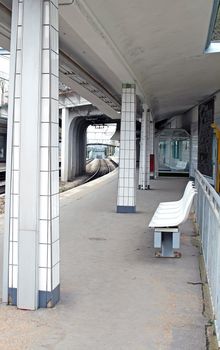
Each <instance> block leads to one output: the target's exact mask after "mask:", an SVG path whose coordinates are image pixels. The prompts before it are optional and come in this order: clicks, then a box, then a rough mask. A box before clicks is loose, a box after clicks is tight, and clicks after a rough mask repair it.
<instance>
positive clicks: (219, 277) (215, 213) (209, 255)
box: [195, 171, 220, 345]
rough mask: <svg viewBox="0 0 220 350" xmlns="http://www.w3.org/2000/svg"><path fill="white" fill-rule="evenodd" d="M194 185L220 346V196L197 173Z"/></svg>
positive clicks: (198, 221) (198, 220)
mask: <svg viewBox="0 0 220 350" xmlns="http://www.w3.org/2000/svg"><path fill="white" fill-rule="evenodd" d="M195 185H196V188H197V191H198V194H197V200H196V202H195V214H196V222H197V225H198V230H199V234H200V238H201V245H202V251H203V256H204V261H205V267H206V273H207V278H208V283H209V290H210V294H211V301H212V307H213V312H214V318H215V320H214V322H215V327H216V333H217V338H218V342H219V345H220V196H219V195H218V194H217V192H216V191H215V190H214V188H213V187H212V186H211V185H210V184H209V183H208V181H207V180H206V179H205V177H204V176H203V175H202V174H201V173H200V172H199V171H196V173H195Z"/></svg>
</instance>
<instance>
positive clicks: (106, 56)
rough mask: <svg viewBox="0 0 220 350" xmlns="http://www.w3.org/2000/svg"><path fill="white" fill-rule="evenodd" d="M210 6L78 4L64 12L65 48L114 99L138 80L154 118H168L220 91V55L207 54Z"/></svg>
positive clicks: (129, 1)
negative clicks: (125, 85) (123, 86)
mask: <svg viewBox="0 0 220 350" xmlns="http://www.w3.org/2000/svg"><path fill="white" fill-rule="evenodd" d="M212 4H213V1H212V0H196V1H192V0H184V1H180V0H177V1H173V0H166V1H155V0H135V1H134V0H120V1H119V0H111V1H105V0H81V1H80V0H78V1H77V0H76V1H75V2H74V3H73V4H72V5H69V6H62V5H61V6H60V16H61V19H60V26H61V33H60V38H61V47H62V45H63V46H64V47H65V49H67V50H70V51H72V52H74V54H75V55H76V57H77V58H78V59H79V60H80V61H81V62H83V64H84V65H85V66H87V67H88V69H89V70H90V71H91V72H93V74H95V75H96V76H97V77H98V79H99V80H100V81H101V82H102V83H103V84H104V85H105V86H107V87H108V88H110V89H112V91H114V92H115V93H116V94H117V93H120V86H121V82H122V81H123V80H124V81H129V80H132V79H133V80H136V81H137V82H138V87H139V94H140V95H142V97H144V98H146V99H147V102H148V104H149V105H150V106H151V108H152V109H153V112H154V116H155V117H156V118H157V119H161V118H165V117H166V116H170V115H174V114H179V113H182V112H184V111H186V110H188V109H189V108H190V107H192V106H193V105H195V104H196V103H198V102H199V101H201V100H203V99H204V98H206V97H207V96H209V95H210V94H213V93H214V92H215V91H217V90H218V89H219V88H220V69H219V67H220V65H219V63H220V55H219V54H218V53H217V54H210V55H205V54H204V53H203V52H204V47H205V43H206V39H207V34H208V28H209V22H210V17H211V12H212ZM65 31H66V35H67V36H68V37H67V38H66V39H65V38H64V37H65V35H64V32H65ZM68 33H69V34H68ZM74 33H75V37H74V35H73V34H74ZM76 38H77V40H76ZM67 39H68V40H67ZM77 55H78V56H77ZM123 66H124V67H123ZM123 69H124V71H122V70H123Z"/></svg>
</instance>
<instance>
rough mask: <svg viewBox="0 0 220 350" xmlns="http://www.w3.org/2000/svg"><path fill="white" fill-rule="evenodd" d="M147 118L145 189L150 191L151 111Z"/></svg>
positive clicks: (148, 112)
mask: <svg viewBox="0 0 220 350" xmlns="http://www.w3.org/2000/svg"><path fill="white" fill-rule="evenodd" d="M146 116H147V118H146V127H147V131H146V141H147V145H146V182H145V188H146V189H150V152H151V143H150V124H151V123H150V121H151V115H150V110H147V115H146Z"/></svg>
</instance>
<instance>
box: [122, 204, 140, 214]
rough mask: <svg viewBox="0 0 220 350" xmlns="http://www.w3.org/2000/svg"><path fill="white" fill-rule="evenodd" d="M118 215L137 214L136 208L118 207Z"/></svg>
mask: <svg viewBox="0 0 220 350" xmlns="http://www.w3.org/2000/svg"><path fill="white" fill-rule="evenodd" d="M117 213H136V206H126V205H117Z"/></svg>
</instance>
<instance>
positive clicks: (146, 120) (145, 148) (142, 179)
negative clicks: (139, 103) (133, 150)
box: [138, 105, 151, 190]
mask: <svg viewBox="0 0 220 350" xmlns="http://www.w3.org/2000/svg"><path fill="white" fill-rule="evenodd" d="M150 150H151V145H150V112H149V109H148V107H147V105H143V113H142V120H141V142H140V166H139V181H138V188H139V189H140V190H146V189H149V188H150Z"/></svg>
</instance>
